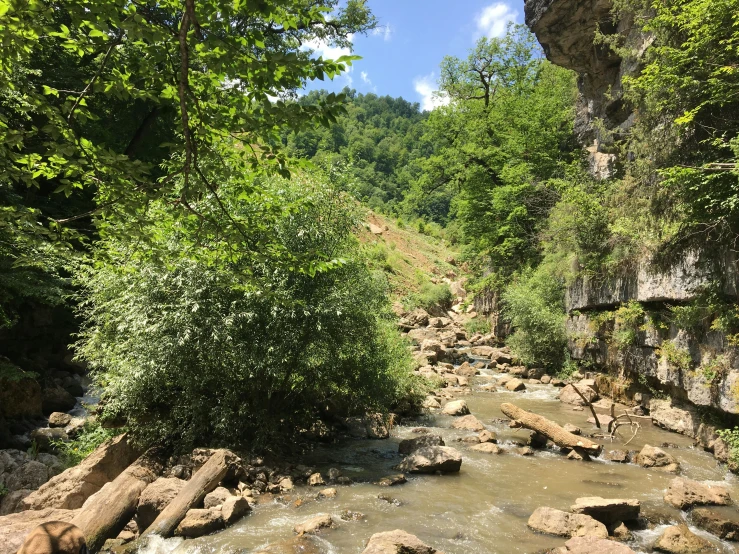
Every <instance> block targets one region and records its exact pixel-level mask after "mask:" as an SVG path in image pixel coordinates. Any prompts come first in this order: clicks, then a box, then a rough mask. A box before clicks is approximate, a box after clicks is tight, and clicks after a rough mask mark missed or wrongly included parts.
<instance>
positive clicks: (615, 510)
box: [570, 496, 640, 525]
mask: <svg viewBox="0 0 739 554" xmlns="http://www.w3.org/2000/svg"><path fill="white" fill-rule="evenodd" d="M639 510H640V504H639V501H638V500H636V499H635V498H601V497H599V496H587V497H584V498H578V499H577V500H575V504H574V505H573V506H572V507H571V508H570V511H571V512H573V513H575V514H585V515H588V516H590V517H592V518H593V519H597V520H598V521H600V522H601V523H605V524H606V525H611V524H614V523H618V522H619V521H631V520H634V519H637V518H638V517H639Z"/></svg>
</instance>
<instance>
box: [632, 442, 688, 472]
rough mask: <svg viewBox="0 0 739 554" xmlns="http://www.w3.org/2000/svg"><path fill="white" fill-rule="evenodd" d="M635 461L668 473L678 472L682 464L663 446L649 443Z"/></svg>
mask: <svg viewBox="0 0 739 554" xmlns="http://www.w3.org/2000/svg"><path fill="white" fill-rule="evenodd" d="M634 462H636V464H637V465H640V466H642V467H649V468H653V469H658V470H660V471H665V472H667V473H677V472H678V470H679V469H680V464H679V463H678V461H677V460H676V459H675V458H674V457H673V456H671V455H670V454H668V453H667V452H665V451H664V450H662V449H661V448H657V447H655V446H650V445H648V444H645V445H644V447H643V448H642V449H641V451H640V452H639V453H638V454H637V455H636V458H635V459H634Z"/></svg>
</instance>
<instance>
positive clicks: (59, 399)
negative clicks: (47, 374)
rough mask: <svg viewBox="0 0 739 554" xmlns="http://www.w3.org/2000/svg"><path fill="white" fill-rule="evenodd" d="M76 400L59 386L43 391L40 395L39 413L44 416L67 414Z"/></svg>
mask: <svg viewBox="0 0 739 554" xmlns="http://www.w3.org/2000/svg"><path fill="white" fill-rule="evenodd" d="M76 403H77V400H76V399H75V397H74V396H72V395H71V394H69V392H67V391H66V390H64V389H63V388H62V387H60V386H59V385H57V386H55V387H50V388H47V389H44V390H43V391H42V393H41V411H42V412H43V413H44V415H49V414H51V413H53V412H68V411H69V410H71V409H72V408H74V405H75V404H76Z"/></svg>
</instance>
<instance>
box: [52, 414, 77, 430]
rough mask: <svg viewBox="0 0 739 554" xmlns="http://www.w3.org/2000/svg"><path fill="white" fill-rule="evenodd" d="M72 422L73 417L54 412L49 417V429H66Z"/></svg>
mask: <svg viewBox="0 0 739 554" xmlns="http://www.w3.org/2000/svg"><path fill="white" fill-rule="evenodd" d="M71 421H72V416H71V415H69V414H65V413H64V412H52V413H51V415H50V416H49V427H66V426H67V425H69V423H70V422H71Z"/></svg>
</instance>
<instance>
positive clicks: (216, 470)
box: [141, 449, 238, 539]
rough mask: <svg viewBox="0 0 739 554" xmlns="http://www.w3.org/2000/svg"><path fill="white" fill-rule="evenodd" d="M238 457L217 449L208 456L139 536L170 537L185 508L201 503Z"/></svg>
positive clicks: (182, 517)
mask: <svg viewBox="0 0 739 554" xmlns="http://www.w3.org/2000/svg"><path fill="white" fill-rule="evenodd" d="M237 461H238V457H237V456H236V454H234V453H233V452H231V451H230V450H226V449H221V450H216V452H214V453H213V455H212V456H211V457H210V459H209V460H208V461H207V462H205V464H203V467H201V468H200V469H199V470H198V471H197V472H196V473H195V475H193V476H192V478H191V479H190V480H189V481H188V482H187V484H186V485H185V486H184V487H183V488H182V490H181V491H180V492H179V494H178V495H177V496H175V497H174V499H173V500H172V502H170V503H169V504H168V505H167V507H166V508H164V510H162V512H161V513H160V514H159V517H157V518H156V519H155V520H154V523H152V524H151V525H150V526H149V528H148V529H146V530H145V531H143V532H142V534H141V538H142V539H145V538H147V537H148V536H150V535H160V536H162V537H169V536H170V535H172V533H174V530H175V529H176V528H177V525H179V523H180V522H181V521H182V520H183V519H184V518H185V515H186V514H187V511H188V510H189V509H190V508H193V507H195V506H197V505H198V504H200V502H202V501H203V498H205V495H206V494H208V493H209V492H210V491H212V490H213V489H215V488H216V487H217V486H218V483H220V482H221V481H222V480H223V478H224V477H226V475H227V474H228V472H229V470H230V469H231V467H232V466H233V464H235V463H236V462H237Z"/></svg>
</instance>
